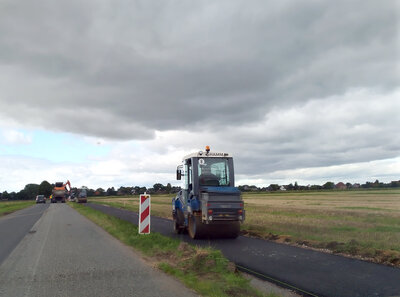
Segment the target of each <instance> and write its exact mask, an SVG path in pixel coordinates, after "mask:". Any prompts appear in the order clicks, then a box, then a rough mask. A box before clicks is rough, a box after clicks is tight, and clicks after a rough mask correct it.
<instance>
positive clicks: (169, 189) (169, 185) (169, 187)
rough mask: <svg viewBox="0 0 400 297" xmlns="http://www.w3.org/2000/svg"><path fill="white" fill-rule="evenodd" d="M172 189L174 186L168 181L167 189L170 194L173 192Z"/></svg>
mask: <svg viewBox="0 0 400 297" xmlns="http://www.w3.org/2000/svg"><path fill="white" fill-rule="evenodd" d="M171 190H172V186H171V184H170V183H168V184H167V186H166V187H165V191H166V192H167V193H168V194H169V193H171Z"/></svg>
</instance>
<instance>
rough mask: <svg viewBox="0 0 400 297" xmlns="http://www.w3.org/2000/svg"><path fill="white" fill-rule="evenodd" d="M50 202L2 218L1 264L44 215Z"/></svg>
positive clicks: (0, 236) (0, 219)
mask: <svg viewBox="0 0 400 297" xmlns="http://www.w3.org/2000/svg"><path fill="white" fill-rule="evenodd" d="M48 207H49V204H36V205H34V206H31V207H28V208H24V209H21V210H18V211H16V212H13V213H11V214H8V215H5V216H2V217H1V218H0V264H1V263H2V262H3V260H4V259H5V258H7V257H8V255H9V254H10V253H11V252H12V250H13V249H14V248H15V247H16V246H17V245H18V243H19V242H20V241H21V239H22V238H24V237H25V235H27V234H28V233H29V231H30V230H31V228H32V226H33V225H34V224H35V223H36V221H37V220H38V219H39V218H40V217H41V216H42V214H43V212H44V211H45V210H46V209H47V208H48Z"/></svg>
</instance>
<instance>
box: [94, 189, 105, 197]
mask: <svg viewBox="0 0 400 297" xmlns="http://www.w3.org/2000/svg"><path fill="white" fill-rule="evenodd" d="M94 195H95V196H103V195H104V189H103V188H98V189H97V190H96V191H95V193H94Z"/></svg>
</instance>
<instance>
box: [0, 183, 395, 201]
mask: <svg viewBox="0 0 400 297" xmlns="http://www.w3.org/2000/svg"><path fill="white" fill-rule="evenodd" d="M398 187H400V180H399V181H392V182H390V183H382V182H379V180H375V182H368V181H367V182H366V183H364V184H358V183H355V184H352V183H342V182H339V183H337V184H335V183H334V182H331V181H328V182H326V183H324V184H323V185H307V186H304V185H299V184H298V183H297V182H295V183H294V184H292V183H290V184H288V185H278V184H270V185H269V186H268V187H257V186H254V185H241V186H239V187H238V188H239V190H240V191H241V192H262V191H268V192H274V191H306V190H307V191H310V190H311V191H313V190H334V189H338V190H351V189H360V188H361V189H383V188H398ZM53 188H54V184H50V183H49V182H48V181H42V182H41V183H40V184H27V185H26V186H25V187H24V188H23V189H22V190H21V191H19V192H10V193H8V192H7V191H4V192H2V193H1V192H0V199H2V200H34V199H35V198H36V196H37V195H44V196H45V197H50V195H51V193H52V190H53ZM82 188H85V189H86V192H87V195H88V197H93V196H127V195H138V194H143V193H144V192H147V193H148V194H156V193H158V194H172V193H177V192H179V191H180V190H181V188H180V187H176V186H171V184H170V183H168V184H167V185H165V186H164V185H163V184H161V183H156V184H154V185H153V187H150V188H147V187H144V186H132V187H123V186H121V187H119V188H117V189H116V188H114V187H109V188H107V189H103V188H97V189H90V188H87V187H85V186H83V187H82ZM77 191H78V188H76V187H74V188H72V189H71V192H72V193H77Z"/></svg>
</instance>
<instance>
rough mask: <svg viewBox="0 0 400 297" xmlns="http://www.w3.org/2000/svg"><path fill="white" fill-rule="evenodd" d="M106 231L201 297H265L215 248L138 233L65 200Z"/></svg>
mask: <svg viewBox="0 0 400 297" xmlns="http://www.w3.org/2000/svg"><path fill="white" fill-rule="evenodd" d="M69 205H70V206H72V207H73V208H74V209H76V210H77V211H78V212H79V213H81V214H82V215H84V216H86V217H87V218H89V219H90V220H91V221H93V222H94V223H96V224H97V225H99V226H100V227H102V228H103V229H105V230H106V231H107V232H108V233H110V234H111V235H113V236H114V237H116V238H117V239H119V240H120V241H122V242H123V243H125V244H126V245H129V246H132V247H134V248H135V249H136V250H139V251H140V252H141V253H143V254H144V255H145V256H146V257H149V259H150V260H151V261H152V262H154V263H155V264H156V266H157V267H158V268H159V269H161V270H162V271H164V272H166V273H168V274H170V275H173V276H175V277H176V278H178V279H180V280H181V281H182V282H183V283H184V284H185V285H186V286H187V287H189V288H191V289H194V290H195V291H196V292H197V293H199V294H201V295H203V296H210V297H224V296H238V297H239V296H249V297H253V296H254V297H257V296H267V297H278V295H275V294H269V295H265V294H262V293H260V292H259V291H257V290H256V289H254V288H253V287H251V286H250V284H249V280H247V279H245V278H244V277H242V276H241V274H240V273H238V272H237V271H236V268H235V265H234V264H233V263H231V262H229V261H228V260H227V259H226V258H225V257H224V256H223V255H222V254H221V252H220V251H218V250H214V249H210V248H200V247H194V246H191V245H189V244H187V243H184V242H181V241H179V240H177V239H172V238H169V237H166V236H163V235H161V234H159V233H151V234H149V235H139V234H138V228H137V226H135V225H133V224H131V223H129V222H126V221H123V220H120V219H118V218H116V217H113V216H110V215H107V214H104V213H102V212H100V211H97V210H94V209H92V208H90V207H86V206H84V205H80V204H77V203H69Z"/></svg>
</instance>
